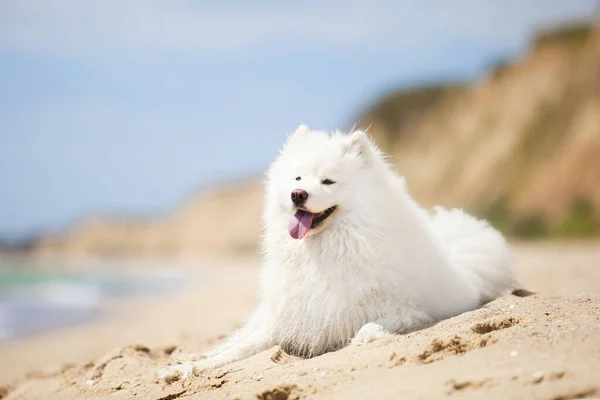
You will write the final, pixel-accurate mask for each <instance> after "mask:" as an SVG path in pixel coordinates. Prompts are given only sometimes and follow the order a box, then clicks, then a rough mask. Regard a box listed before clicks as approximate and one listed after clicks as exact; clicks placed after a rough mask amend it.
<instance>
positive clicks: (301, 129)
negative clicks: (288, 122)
mask: <svg viewBox="0 0 600 400" xmlns="http://www.w3.org/2000/svg"><path fill="white" fill-rule="evenodd" d="M308 132H310V128H309V127H308V126H306V125H304V124H300V126H299V127H297V128H296V130H295V131H294V135H304V134H305V133H308Z"/></svg>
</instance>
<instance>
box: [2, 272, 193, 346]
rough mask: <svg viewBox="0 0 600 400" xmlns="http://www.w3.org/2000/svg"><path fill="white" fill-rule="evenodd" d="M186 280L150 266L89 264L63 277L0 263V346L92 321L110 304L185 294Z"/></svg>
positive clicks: (57, 273) (66, 273)
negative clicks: (127, 299)
mask: <svg viewBox="0 0 600 400" xmlns="http://www.w3.org/2000/svg"><path fill="white" fill-rule="evenodd" d="M71 271H73V272H71ZM186 275H187V274H186V272H185V271H184V270H181V269H176V268H169V267H168V266H156V265H153V266H151V267H150V268H143V267H142V268H140V267H136V268H132V267H131V265H126V264H115V263H111V264H108V263H105V264H98V263H95V264H93V265H86V266H83V267H82V268H70V269H69V272H65V268H61V266H60V265H44V266H40V265H32V264H31V263H27V262H23V261H18V262H16V261H11V262H7V261H3V262H1V263H0V342H3V341H8V340H11V339H15V338H18V337H22V336H25V335H31V334H35V333H38V332H42V331H45V330H48V329H53V328H57V327H61V326H65V325H71V324H77V323H82V322H85V321H87V320H90V319H93V318H97V317H99V316H101V315H102V314H103V313H105V312H106V311H107V307H108V304H115V303H117V304H118V301H116V302H115V301H114V300H121V299H126V298H129V297H133V296H161V295H162V296H164V295H169V294H174V293H176V292H179V291H181V290H184V289H185V282H186V279H187V277H186ZM111 300H113V301H111Z"/></svg>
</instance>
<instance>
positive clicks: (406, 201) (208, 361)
mask: <svg viewBox="0 0 600 400" xmlns="http://www.w3.org/2000/svg"><path fill="white" fill-rule="evenodd" d="M264 223H265V226H264V228H265V235H264V240H263V252H264V266H263V270H262V276H261V288H262V291H261V301H260V303H259V305H258V308H257V309H256V311H255V313H254V314H253V315H252V317H251V318H250V319H249V321H248V322H247V324H246V325H245V326H244V327H243V328H241V329H240V330H239V331H238V332H236V333H235V334H234V335H233V336H232V337H231V338H230V339H229V340H227V341H226V342H225V343H224V344H222V345H220V346H218V347H217V348H215V349H214V350H212V351H211V352H209V353H207V354H205V358H204V359H201V360H199V361H194V362H191V361H190V362H185V363H183V364H178V365H174V366H171V367H167V368H165V369H163V370H161V371H160V373H159V376H160V377H161V378H162V379H165V380H173V379H178V378H180V377H181V378H185V377H188V376H190V375H191V374H193V373H194V372H196V371H200V370H204V369H208V368H215V367H219V366H222V365H224V364H227V363H230V362H233V361H236V360H241V359H245V358H247V357H250V356H252V355H254V354H256V353H258V352H261V351H263V350H265V349H268V348H270V347H272V346H274V345H280V346H281V347H282V349H283V350H285V351H286V352H288V353H291V354H295V355H299V356H303V357H312V356H317V355H319V354H323V353H325V352H328V351H332V350H336V349H339V348H341V347H343V346H345V345H347V344H348V343H349V342H350V341H351V340H352V338H354V339H353V341H354V342H355V343H359V344H362V343H367V342H370V341H373V340H376V339H379V338H381V337H384V336H386V335H389V334H392V333H398V332H405V331H407V330H412V329H415V328H418V327H421V326H423V325H426V324H430V323H432V322H434V321H438V320H441V319H444V318H449V317H452V316H455V315H458V314H460V313H463V312H465V311H468V310H473V309H475V308H477V307H479V306H480V305H482V304H483V303H485V302H487V301H490V300H492V299H494V298H496V297H498V296H500V295H501V294H502V293H503V291H505V290H506V289H509V288H510V287H511V285H512V282H513V281H512V277H511V273H510V270H509V263H510V261H511V259H512V256H511V252H510V251H509V249H508V247H507V245H506V242H505V240H504V238H503V237H502V235H501V234H500V233H498V232H497V231H496V230H494V229H493V228H492V227H490V226H489V225H488V224H487V223H486V222H485V221H480V220H477V219H475V218H473V217H471V216H469V215H467V214H465V213H463V212H462V211H461V210H456V209H454V210H450V211H446V210H444V209H441V208H437V209H436V212H435V214H434V215H431V214H429V213H428V212H427V211H425V210H424V209H422V208H420V207H419V206H418V205H417V204H416V203H415V202H414V201H413V199H412V198H411V197H410V196H409V195H408V193H407V191H406V189H405V184H404V179H403V178H401V177H399V176H397V175H396V174H395V173H394V172H393V171H392V169H391V168H390V166H389V165H388V164H387V163H386V161H385V158H384V156H383V155H382V153H381V152H380V151H379V150H378V149H377V147H376V146H375V145H374V144H373V143H372V142H371V141H370V140H369V138H368V137H367V135H366V134H365V133H363V132H361V131H355V132H353V133H351V134H349V135H344V134H341V133H333V134H328V133H327V132H323V131H311V130H310V129H309V128H308V127H306V126H304V125H301V126H300V127H299V128H298V129H297V130H296V132H295V133H294V134H293V135H291V136H290V137H289V139H288V141H287V143H286V144H285V146H284V148H283V150H282V151H281V154H280V155H279V157H278V158H277V159H276V160H275V162H274V163H273V164H272V166H271V168H270V169H269V172H268V181H267V187H266V204H265V210H264Z"/></svg>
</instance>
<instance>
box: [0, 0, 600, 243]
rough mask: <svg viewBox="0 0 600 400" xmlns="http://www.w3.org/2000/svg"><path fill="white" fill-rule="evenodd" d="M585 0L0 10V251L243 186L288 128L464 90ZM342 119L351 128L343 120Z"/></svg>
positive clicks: (69, 0) (331, 124)
mask: <svg viewBox="0 0 600 400" xmlns="http://www.w3.org/2000/svg"><path fill="white" fill-rule="evenodd" d="M597 9H598V1H595V0H577V1H566V0H487V1H484V0H455V1H444V0H422V1H418V2H417V1H401V0H389V1H384V0H382V1H374V0H360V1H358V0H356V1H355V0H332V1H317V0H309V1H295V2H281V1H274V0H267V1H252V2H250V1H240V0H234V1H191V0H188V1H186V0H171V1H166V0H103V1H89V0H45V1H39V0H2V1H0V237H4V238H19V237H25V236H27V235H32V234H35V233H36V232H39V231H48V230H56V229H62V228H64V227H66V226H69V225H70V224H72V223H74V222H75V221H77V220H80V219H81V218H84V217H86V216H88V215H92V214H98V213H101V214H119V215H150V214H152V213H157V212H165V211H168V210H169V209H172V208H174V207H176V206H177V205H178V204H180V203H182V202H183V201H184V200H185V199H187V198H188V197H189V196H191V195H192V194H193V193H195V192H197V191H198V190H199V189H201V188H203V187H206V186H207V185H211V184H214V183H217V182H222V181H227V180H231V179H235V178H243V177H249V176H256V175H258V174H260V172H261V171H262V170H264V168H265V167H266V166H267V165H268V164H269V162H270V161H271V160H272V159H273V158H274V157H275V155H276V154H277V150H278V149H279V147H280V146H281V144H282V142H283V141H284V140H285V137H286V135H287V134H288V133H289V132H292V131H293V130H294V129H295V128H296V127H297V126H298V125H299V124H300V123H305V124H308V125H309V126H311V127H314V128H322V129H336V128H341V129H343V128H347V127H349V126H352V124H353V122H356V121H355V118H356V117H357V113H358V112H359V111H360V110H361V109H364V108H365V107H366V106H368V105H369V104H371V102H373V101H375V100H376V99H377V98H378V96H380V95H382V94H384V93H386V92H388V91H390V90H392V89H395V88H398V87H404V86H413V85H418V84H422V83H424V82H433V81H443V80H450V79H452V80H455V79H460V80H463V79H473V78H476V77H478V76H480V75H481V74H482V73H484V72H485V70H486V69H487V68H488V67H489V65H491V64H492V63H494V62H495V61H497V60H499V59H504V58H506V57H517V56H519V55H521V54H523V53H524V52H525V51H526V49H527V46H528V45H529V43H530V39H531V36H532V34H533V32H535V30H536V29H538V28H539V27H543V26H547V25H553V24H556V23H560V22H562V21H569V20H581V19H589V18H590V17H591V16H592V15H593V12H594V11H595V10H597ZM353 118H354V119H353Z"/></svg>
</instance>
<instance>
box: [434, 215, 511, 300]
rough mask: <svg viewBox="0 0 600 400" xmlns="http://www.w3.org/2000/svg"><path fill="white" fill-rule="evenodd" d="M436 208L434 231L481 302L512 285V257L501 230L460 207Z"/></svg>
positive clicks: (491, 298)
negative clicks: (459, 208) (473, 287)
mask: <svg viewBox="0 0 600 400" xmlns="http://www.w3.org/2000/svg"><path fill="white" fill-rule="evenodd" d="M435 211H436V214H435V215H434V216H433V218H432V225H433V229H434V231H435V233H436V234H437V235H438V237H439V238H440V240H441V242H442V243H443V246H444V247H446V248H447V250H448V253H449V256H450V259H451V262H452V264H453V265H454V266H456V268H457V269H458V270H459V271H461V272H464V274H465V275H464V276H465V279H467V280H469V281H470V282H471V283H472V284H473V285H474V286H475V287H476V288H477V289H478V290H479V296H480V300H481V302H482V303H483V302H488V301H491V300H493V299H495V298H497V297H499V296H500V295H502V294H503V293H504V292H505V291H507V290H508V289H512V288H514V285H515V282H514V279H513V276H512V273H511V270H510V265H511V264H512V262H513V259H514V257H513V254H512V252H511V251H510V249H509V247H508V245H507V243H506V241H505V240H504V237H503V236H502V234H500V232H498V231H497V230H496V229H494V228H493V227H492V226H490V225H489V224H488V223H487V221H484V220H478V219H476V218H475V217H472V216H470V215H468V214H466V213H464V212H463V211H462V210H458V209H452V210H445V209H443V208H441V207H437V208H436V209H435Z"/></svg>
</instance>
